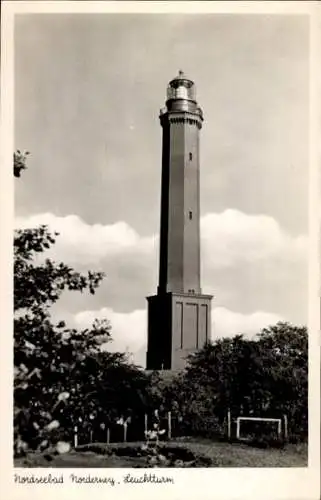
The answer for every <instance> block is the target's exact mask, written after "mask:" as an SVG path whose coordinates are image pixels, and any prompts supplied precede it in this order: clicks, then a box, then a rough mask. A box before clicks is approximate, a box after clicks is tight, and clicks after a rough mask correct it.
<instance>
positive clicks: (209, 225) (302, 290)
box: [16, 209, 307, 322]
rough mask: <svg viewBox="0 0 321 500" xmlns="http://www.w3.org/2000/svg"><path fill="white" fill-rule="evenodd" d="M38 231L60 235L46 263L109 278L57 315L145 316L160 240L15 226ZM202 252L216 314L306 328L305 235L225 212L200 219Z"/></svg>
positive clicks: (26, 220) (39, 219)
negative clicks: (261, 315)
mask: <svg viewBox="0 0 321 500" xmlns="http://www.w3.org/2000/svg"><path fill="white" fill-rule="evenodd" d="M39 224H47V225H48V226H49V227H50V228H51V229H52V230H56V231H58V232H59V233H60V235H59V237H58V238H57V242H56V244H55V245H54V246H53V247H52V249H51V250H50V251H49V252H48V253H47V255H48V256H51V257H52V258H54V259H56V260H62V261H64V262H66V263H68V264H70V265H74V266H75V267H76V268H77V269H79V270H87V269H95V270H99V271H104V272H105V274H106V278H105V280H104V281H103V282H102V284H101V286H100V287H99V289H98V290H97V292H96V294H95V296H93V297H90V298H88V297H87V295H86V294H75V293H74V292H73V293H65V294H64V295H63V296H62V298H61V300H60V301H59V302H58V303H57V308H60V309H62V310H64V311H70V312H72V313H76V312H77V311H81V310H86V309H97V310H99V309H101V308H104V307H106V306H108V307H109V308H110V309H112V310H114V311H119V312H121V313H130V312H131V311H134V310H142V309H144V308H145V306H146V303H145V302H146V301H145V297H146V296H148V295H152V294H154V293H156V288H157V278H158V250H159V249H158V236H157V235H147V236H142V235H140V234H139V233H138V232H137V231H136V230H135V229H134V228H133V227H131V226H130V225H129V224H128V223H126V222H124V221H119V222H115V223H113V224H109V225H107V224H106V225H103V224H88V223H86V222H85V221H83V220H82V219H81V218H80V217H78V216H76V215H68V216H56V215H54V214H50V213H46V214H39V215H33V216H29V217H20V218H19V217H18V218H17V219H16V227H35V226H37V225H39ZM201 246H202V285H203V291H204V293H212V294H214V296H215V302H214V303H215V305H216V307H218V306H223V307H225V308H227V309H229V310H235V311H236V310H237V311H240V313H248V312H249V311H256V310H262V311H274V312H275V313H277V314H278V315H282V316H284V317H286V318H287V319H288V320H289V321H292V322H298V321H300V322H305V321H306V314H307V312H306V306H307V304H306V297H307V271H306V268H307V255H306V250H307V237H306V236H305V235H292V234H290V233H289V232H287V231H285V230H284V229H283V228H282V227H281V226H280V225H279V223H278V222H277V221H276V220H275V219H273V218H272V217H269V216H267V215H256V214H251V215H249V214H245V213H243V212H240V211H238V210H234V209H228V210H225V211H223V212H221V213H208V214H206V215H204V216H203V217H202V218H201ZM289 290H290V291H291V292H290V293H289Z"/></svg>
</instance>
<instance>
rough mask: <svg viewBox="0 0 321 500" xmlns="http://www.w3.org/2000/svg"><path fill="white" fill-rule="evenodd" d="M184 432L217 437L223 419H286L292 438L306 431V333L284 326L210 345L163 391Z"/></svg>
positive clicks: (224, 428) (191, 359)
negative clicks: (179, 417)
mask: <svg viewBox="0 0 321 500" xmlns="http://www.w3.org/2000/svg"><path fill="white" fill-rule="evenodd" d="M167 398H168V403H167V404H173V403H175V405H176V406H177V407H178V409H179V410H178V412H177V413H178V414H181V416H182V419H183V425H184V426H185V428H186V432H189V433H192V434H203V435H207V436H208V435H211V434H212V435H213V434H214V435H215V434H217V435H220V434H222V433H224V432H226V416H227V411H228V409H230V411H231V414H232V415H233V416H234V417H237V416H240V415H246V416H251V415H252V416H266V417H277V418H279V417H282V416H283V415H284V414H286V415H287V417H288V422H289V430H290V432H291V433H293V434H300V435H301V436H306V435H307V429H308V335H307V330H306V328H305V327H295V326H292V325H290V324H288V323H278V324H277V325H274V326H271V327H269V328H265V329H263V330H262V332H261V333H260V334H258V335H257V337H256V338H255V339H253V340H248V339H246V338H244V337H243V336H242V335H238V336H235V337H233V338H223V339H218V340H216V341H215V342H212V343H209V344H208V345H206V346H204V348H203V349H202V350H200V351H198V352H197V353H195V354H193V355H191V356H190V357H189V359H188V365H187V368H186V370H185V372H183V373H182V374H180V375H178V376H177V377H176V379H175V380H174V381H173V383H172V385H171V387H170V388H169V390H168V391H167Z"/></svg>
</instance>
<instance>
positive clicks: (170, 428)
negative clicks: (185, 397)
mask: <svg viewBox="0 0 321 500" xmlns="http://www.w3.org/2000/svg"><path fill="white" fill-rule="evenodd" d="M167 419H168V433H167V435H168V439H172V412H171V411H169V412H168V413H167Z"/></svg>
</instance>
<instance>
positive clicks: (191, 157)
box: [189, 153, 193, 161]
mask: <svg viewBox="0 0 321 500" xmlns="http://www.w3.org/2000/svg"><path fill="white" fill-rule="evenodd" d="M189 159H190V161H191V160H192V159H193V155H192V153H190V154H189Z"/></svg>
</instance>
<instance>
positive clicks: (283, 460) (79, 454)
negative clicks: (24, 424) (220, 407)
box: [15, 439, 308, 468]
mask: <svg viewBox="0 0 321 500" xmlns="http://www.w3.org/2000/svg"><path fill="white" fill-rule="evenodd" d="M141 444H142V443H119V444H112V445H99V444H97V445H91V446H90V450H91V451H89V450H88V446H87V449H86V447H85V446H84V447H79V448H78V450H77V451H76V450H73V451H71V452H69V453H66V454H64V455H57V456H52V457H48V456H47V458H46V455H44V454H36V453H35V454H33V455H29V456H28V457H25V458H19V459H16V460H15V467H67V468H68V467H69V468H77V467H84V468H89V467H90V468H111V467H129V468H131V467H144V464H145V460H144V457H130V456H121V453H122V452H121V450H122V449H124V448H126V447H127V448H132V447H135V446H136V447H137V446H139V445H141ZM163 446H175V447H182V448H185V449H187V450H190V451H191V452H193V453H194V454H197V455H203V456H206V457H209V458H210V459H211V460H212V464H213V465H212V466H213V467H306V466H307V462H308V456H307V455H308V446H307V444H305V443H300V444H296V445H292V444H288V445H286V446H285V447H284V448H282V449H275V448H268V449H261V448H254V447H251V446H248V445H246V444H242V443H224V442H213V441H211V440H209V439H190V440H186V441H185V440H184V441H174V440H173V441H171V442H167V443H164V444H163ZM95 449H96V450H97V452H95V451H93V450H95ZM124 451H125V450H123V452H124ZM107 453H108V454H107ZM110 453H111V454H110ZM118 453H119V455H118Z"/></svg>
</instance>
